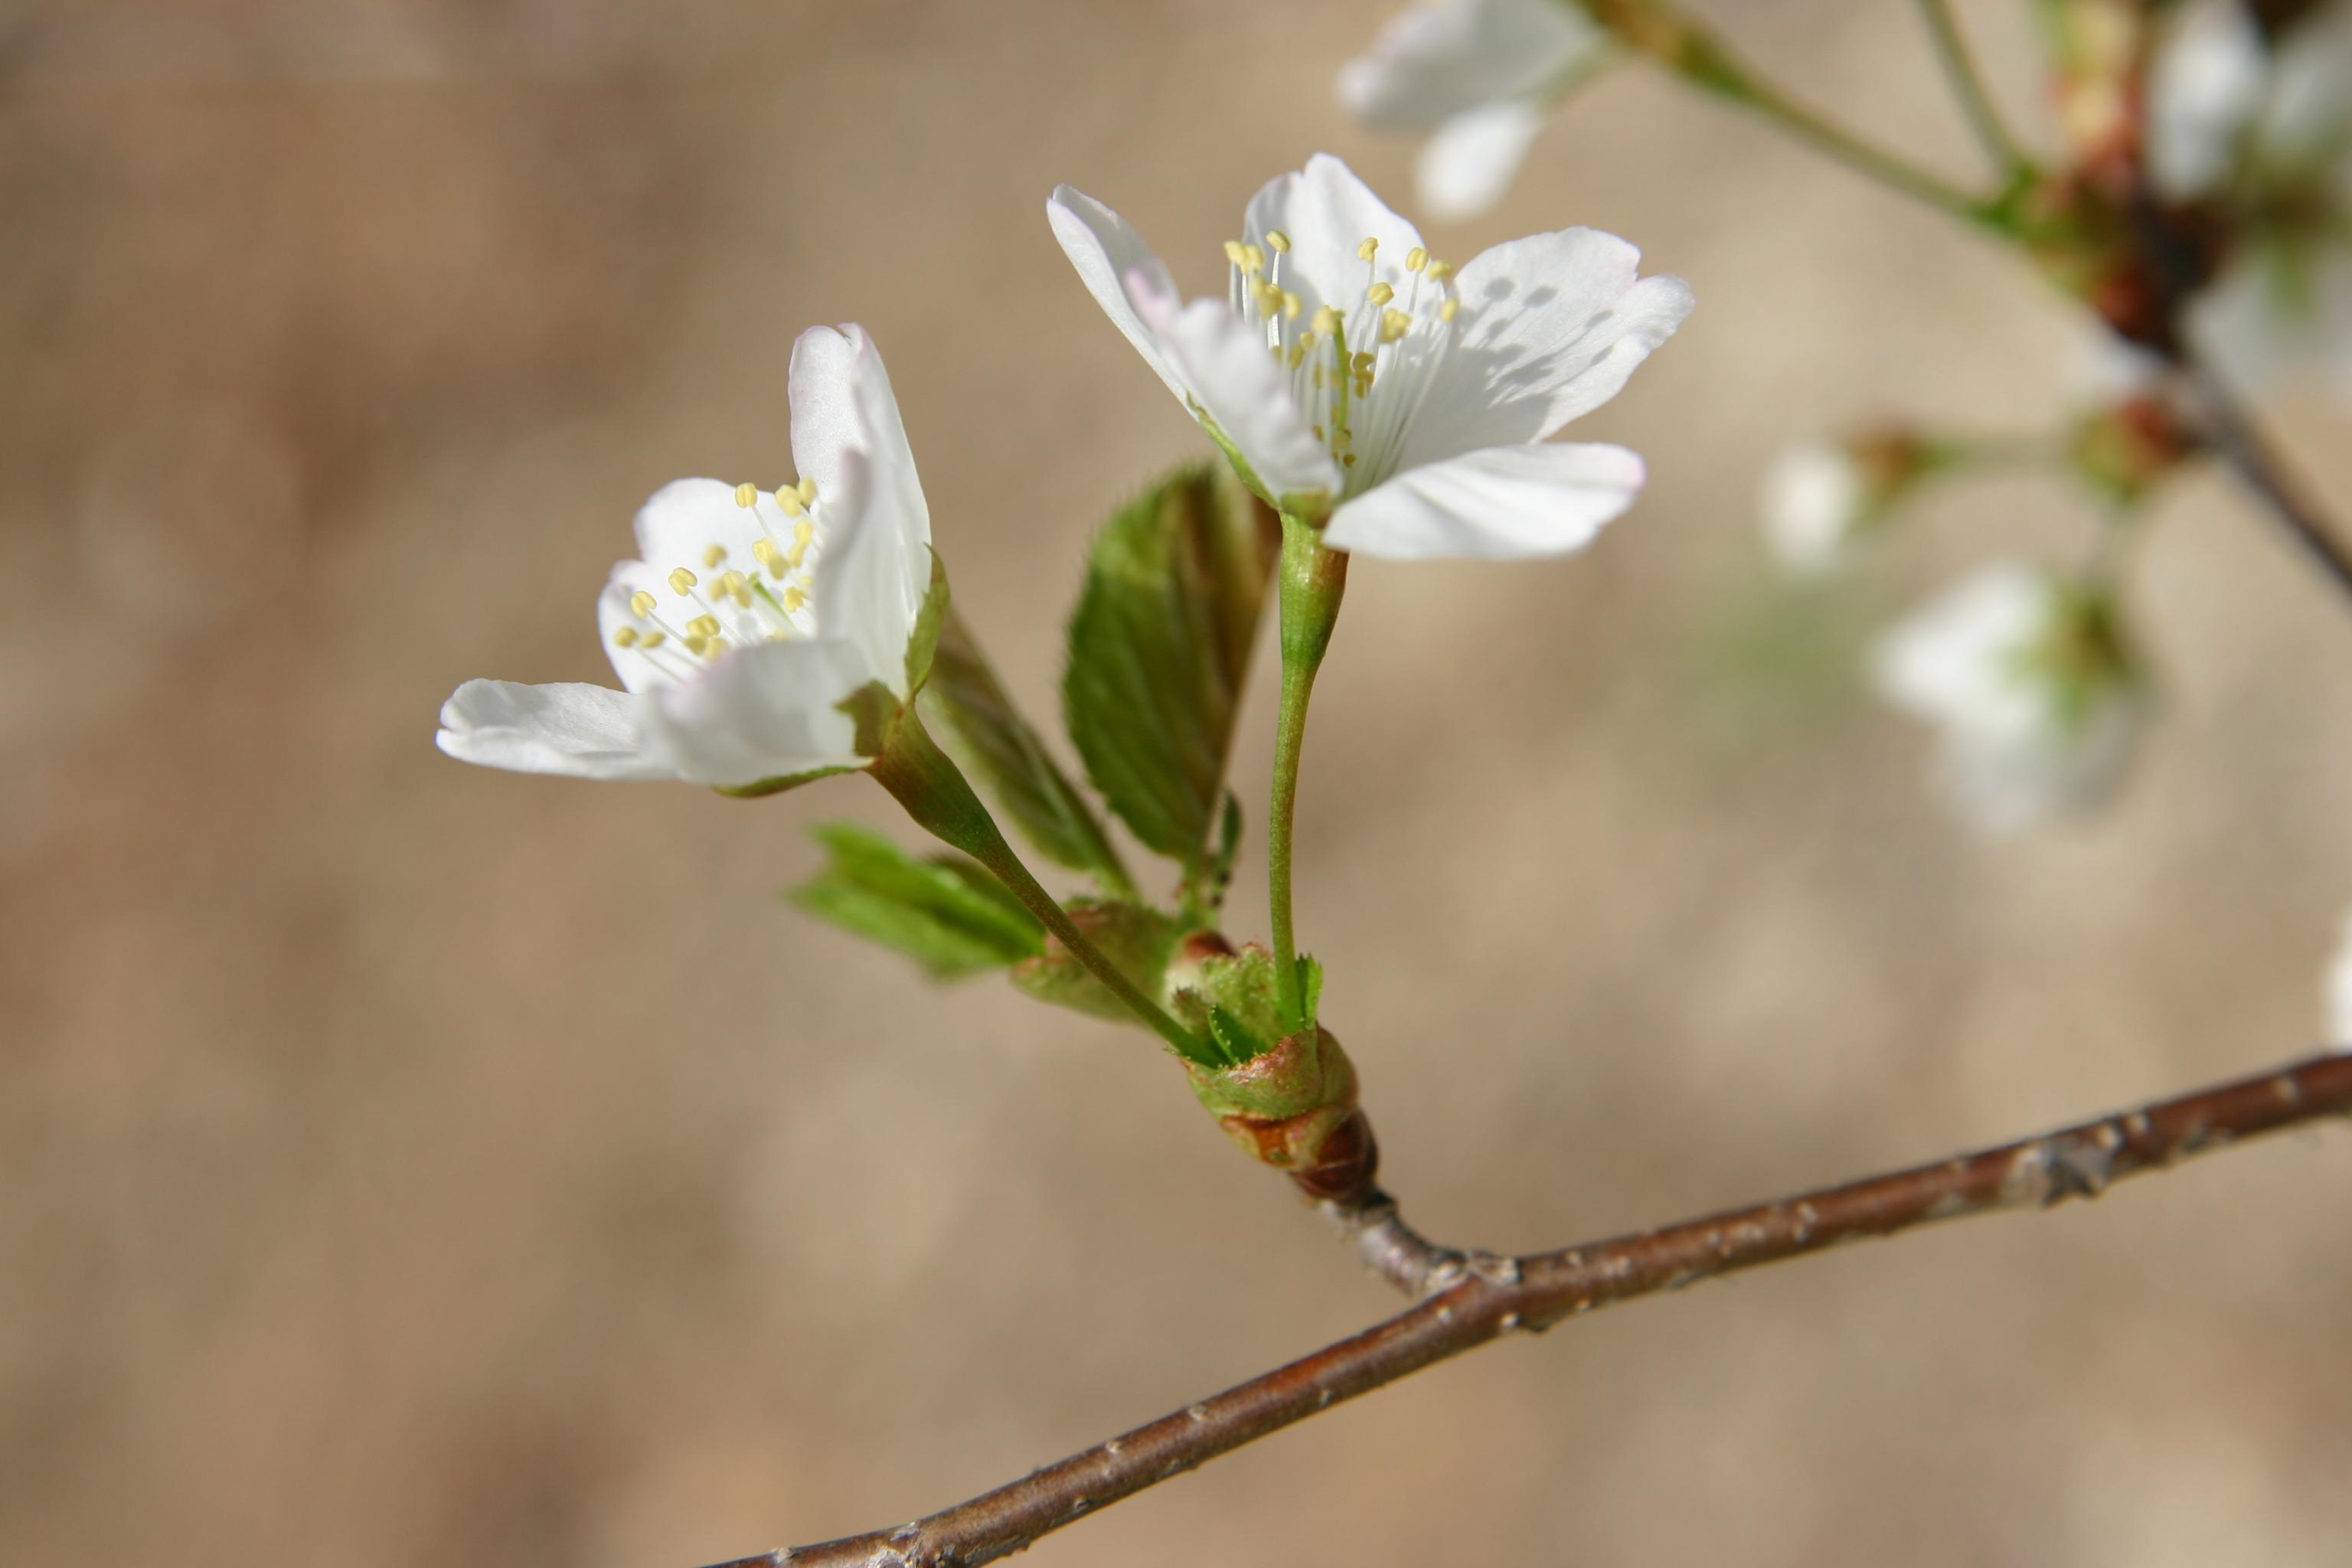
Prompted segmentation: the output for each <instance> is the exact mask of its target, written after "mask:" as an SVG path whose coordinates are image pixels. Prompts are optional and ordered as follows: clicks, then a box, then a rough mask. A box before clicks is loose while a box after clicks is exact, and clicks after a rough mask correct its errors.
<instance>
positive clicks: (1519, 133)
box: [1339, 0, 1609, 219]
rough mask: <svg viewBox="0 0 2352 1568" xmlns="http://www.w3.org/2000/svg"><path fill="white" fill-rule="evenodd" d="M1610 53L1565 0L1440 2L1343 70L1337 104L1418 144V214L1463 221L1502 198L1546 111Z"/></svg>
mask: <svg viewBox="0 0 2352 1568" xmlns="http://www.w3.org/2000/svg"><path fill="white" fill-rule="evenodd" d="M1608 52H1609V36H1608V34H1607V33H1605V32H1603V31H1602V30H1601V26H1600V24H1599V23H1597V22H1595V21H1593V19H1592V18H1591V16H1589V15H1587V14H1586V12H1585V11H1584V10H1583V8H1582V7H1580V6H1579V5H1575V4H1573V3H1572V0H1438V3H1435V4H1425V5H1414V6H1412V7H1411V8H1410V9H1408V10H1406V11H1404V12H1403V13H1402V14H1401V15H1399V16H1397V17H1396V18H1395V19H1394V20H1392V21H1391V22H1390V23H1389V25H1388V26H1386V27H1384V28H1382V29H1381V34H1380V36H1379V37H1376V38H1374V39H1373V40H1372V47H1371V48H1370V50H1368V51H1367V52H1365V53H1364V54H1363V55H1361V56H1359V57H1358V58H1355V59H1352V60H1349V62H1348V63H1347V65H1345V66H1344V67H1342V68H1340V71H1339V102H1340V104H1341V106H1342V107H1344V108H1346V109H1347V110H1349V112H1350V113H1352V114H1354V115H1356V116H1358V117H1359V118H1360V119H1362V120H1363V121H1365V122H1366V123H1367V124H1370V125H1374V126H1378V127H1379V128H1380V129H1381V130H1384V131H1402V132H1415V133H1419V134H1422V135H1424V136H1426V137H1427V138H1428V141H1427V142H1426V143H1425V144H1424V145H1423V149H1422V153H1421V160H1420V163H1419V164H1418V166H1417V168H1416V170H1415V175H1416V177H1415V180H1414V185H1415V189H1416V192H1417V194H1418V195H1419V196H1420V198H1421V204H1422V205H1423V206H1424V207H1426V208H1428V209H1429V212H1430V215H1431V216H1433V217H1438V218H1444V219H1453V218H1464V217H1470V216H1475V215H1476V214H1479V213H1482V212H1485V211H1486V209H1487V208H1488V207H1491V206H1493V205H1495V203H1496V202H1497V201H1499V200H1501V199H1502V195H1503V192H1504V191H1505V190H1506V189H1507V188H1508V187H1509V185H1510V183H1511V176H1512V175H1514V174H1517V173H1518V168H1519V164H1520V163H1521V162H1522V161H1523V160H1524V159H1525V158H1526V156H1527V152H1528V143H1529V142H1533V141H1534V140H1535V135H1536V132H1537V131H1538V130H1539V129H1540V128H1541V127H1542V125H1543V118H1544V113H1545V110H1548V109H1549V107H1550V106H1551V104H1552V103H1553V101H1554V100H1557V99H1558V98H1559V95H1560V94H1561V93H1563V92H1565V91H1567V90H1568V89H1569V88H1570V86H1572V85H1573V84H1574V83H1575V82H1576V81H1577V79H1579V78H1580V77H1582V76H1584V75H1585V74H1586V73H1587V72H1589V71H1591V69H1592V68H1594V67H1595V66H1597V65H1599V64H1600V63H1601V61H1602V60H1604V59H1605V58H1607V56H1608Z"/></svg>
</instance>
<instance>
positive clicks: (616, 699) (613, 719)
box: [434, 680, 671, 779]
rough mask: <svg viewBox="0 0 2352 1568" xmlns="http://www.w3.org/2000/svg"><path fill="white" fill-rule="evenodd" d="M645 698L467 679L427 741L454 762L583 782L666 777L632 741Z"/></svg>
mask: <svg viewBox="0 0 2352 1568" xmlns="http://www.w3.org/2000/svg"><path fill="white" fill-rule="evenodd" d="M644 702H645V700H644V699H643V698H640V697H636V696H634V695H632V694H630V693H629V692H625V691H615V690H614V689H612V688H610V687H607V686H590V685H587V684H585V683H583V682H580V681H564V682H561V683H558V684H556V685H552V686H525V685H522V684H520V682H517V681H512V680H469V681H467V682H466V684H465V685H463V686H460V687H459V688H457V690H456V691H455V692H453V693H451V694H450V698H449V700H448V701H447V702H446V703H444V704H442V707H441V732H440V733H439V734H438V735H436V736H435V737H434V742H435V743H436V745H438V746H439V747H440V748H441V749H442V750H443V751H444V752H447V753H448V754H449V755H451V756H453V757H455V758H457V760H458V761H459V762H465V763H480V764H481V765H482V766H484V767H490V768H510V769H512V770H514V771H515V772H517V773H562V774H567V775H570V776H572V777H574V778H585V779H658V778H667V777H669V776H671V775H670V770H669V769H668V768H667V766H665V765H664V764H663V763H661V762H660V761H659V760H657V759H656V758H654V757H652V756H649V755H648V754H647V753H646V750H645V748H644V746H643V745H642V744H641V743H640V742H639V740H638V731H637V722H638V719H639V716H640V714H641V713H642V712H643V710H644Z"/></svg>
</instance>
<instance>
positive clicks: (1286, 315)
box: [1282, 289, 1307, 321]
mask: <svg viewBox="0 0 2352 1568" xmlns="http://www.w3.org/2000/svg"><path fill="white" fill-rule="evenodd" d="M1305 309H1307V301H1306V300H1302V299H1300V298H1299V297H1298V296H1297V295H1296V294H1294V293H1292V292H1291V291H1290V290H1289V289H1284V290H1283V291H1282V316H1283V320H1285V321H1297V320H1298V313H1299V312H1300V311H1301V310H1305Z"/></svg>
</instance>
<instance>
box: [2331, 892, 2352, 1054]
mask: <svg viewBox="0 0 2352 1568" xmlns="http://www.w3.org/2000/svg"><path fill="white" fill-rule="evenodd" d="M2327 1043H2328V1044H2329V1045H2332V1046H2334V1047H2336V1049H2338V1050H2352V914H2347V916H2346V917H2345V920H2344V935H2343V937H2342V939H2341V942H2340V943H2339V945H2338V946H2337V947H2336V959H2335V962H2334V963H2330V964H2329V965H2328V969H2327Z"/></svg>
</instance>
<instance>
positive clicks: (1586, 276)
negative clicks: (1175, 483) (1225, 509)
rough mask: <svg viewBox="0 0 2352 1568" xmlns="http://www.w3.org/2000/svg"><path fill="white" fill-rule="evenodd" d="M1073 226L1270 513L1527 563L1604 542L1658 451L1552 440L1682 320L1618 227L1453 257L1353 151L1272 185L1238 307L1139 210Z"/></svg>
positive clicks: (1131, 337) (1358, 548)
mask: <svg viewBox="0 0 2352 1568" xmlns="http://www.w3.org/2000/svg"><path fill="white" fill-rule="evenodd" d="M1046 216H1047V217H1048V218H1049V219H1050V220H1051V221H1052V223H1053V226H1054V233H1055V237H1058V238H1059V239H1060V240H1061V242H1062V248H1063V249H1064V250H1065V251H1066V252H1067V253H1068V255H1069V258H1070V261H1071V264H1072V265H1073V266H1075V267H1076V268H1077V271H1078V276H1079V277H1080V278H1081V279H1084V280H1085V282H1086V285H1087V288H1088V289H1091V290H1092V291H1093V293H1094V296H1095V299H1096V300H1097V301H1099V302H1100V303H1101V305H1102V308H1103V309H1104V310H1105V311H1107V312H1108V314H1109V316H1110V318H1111V321H1113V322H1114V323H1115V324H1117V326H1118V329H1119V330H1120V331H1122V332H1124V333H1125V334H1126V335H1127V339H1128V341H1129V342H1131V343H1133V344H1134V345H1135V348H1136V351H1137V352H1138V353H1140V354H1142V356H1143V358H1144V360H1145V362H1146V363H1149V364H1150V366H1151V368H1152V369H1153V370H1155V371H1156V372H1158V373H1159V375H1160V380H1161V381H1163V382H1165V383H1166V384H1167V385H1168V389H1169V390H1170V391H1171V392H1172V393H1174V394H1175V395H1176V396H1177V398H1178V400H1179V401H1181V403H1183V405H1185V406H1186V407H1187V408H1188V409H1190V410H1191V411H1192V415H1193V416H1194V417H1195V418H1197V419H1198V420H1199V421H1200V422H1201V424H1202V426H1203V427H1204V428H1205V429H1207V430H1208V431H1209V433H1210V434H1211V436H1212V437H1214V438H1215V439H1216V440H1217V442H1218V443H1219V445H1221V446H1222V447H1224V448H1225V450H1226V452H1227V454H1228V455H1229V456H1231V457H1232V458H1234V461H1235V464H1236V466H1237V467H1238V468H1242V469H1243V470H1244V475H1245V477H1247V478H1249V479H1251V480H1252V482H1253V484H1254V485H1255V487H1256V488H1257V489H1260V490H1261V492H1262V493H1264V494H1265V496H1266V497H1267V498H1268V499H1269V500H1273V501H1275V502H1276V504H1278V505H1281V506H1282V507H1284V508H1285V509H1286V510H1292V511H1294V512H1297V513H1299V514H1301V515H1305V516H1307V517H1309V518H1320V517H1323V516H1325V515H1326V514H1327V513H1328V518H1329V526H1328V530H1327V531H1326V533H1325V536H1324V537H1325V542H1327V543H1328V544H1329V545H1330V546H1331V547H1332V548H1334V549H1337V550H1349V551H1355V552H1360V553H1363V554H1367V555H1374V556H1381V557H1384V558H1387V559H1390V560H1421V559H1429V558H1435V557H1448V556H1450V557H1475V558H1483V559H1489V560H1506V559H1517V558H1523V557H1528V556H1538V555H1553V554H1559V553H1562V552H1567V551H1570V550H1574V549H1577V548H1579V547H1580V546H1581V545H1583V544H1584V543H1586V542H1589V541H1590V540H1591V538H1592V536H1593V534H1594V533H1595V532H1597V531H1599V529H1600V528H1601V524H1603V523H1605V522H1607V521H1609V520H1610V519H1611V518H1613V517H1615V516H1616V515H1618V514H1619V513H1620V512H1622V511H1623V510H1625V508H1626V507H1628V506H1630V505H1631V504H1632V503H1633V497H1634V495H1635V494H1636V493H1637V492H1638V491H1639V490H1640V489H1641V486H1642V481H1643V468H1642V460H1641V459H1640V458H1637V457H1635V456H1634V455H1633V453H1631V452H1629V451H1627V450H1625V449H1624V448H1623V447H1606V446H1582V445H1558V446H1552V445H1545V444H1543V443H1544V438H1545V437H1548V436H1549V435H1551V434H1552V433H1553V432H1554V431H1556V430H1558V429H1559V427H1560V426H1562V425H1565V424H1567V423H1568V422H1569V421H1570V420H1571V419H1573V418H1575V417H1576V416H1579V415H1580V414H1584V413H1587V412H1589V411H1590V410H1591V409H1593V408H1596V407H1598V406H1599V405H1601V404H1603V403H1605V402H1607V401H1608V400H1609V399H1610V398H1611V397H1612V396H1614V395H1616V393H1617V390H1618V388H1620V387H1622V385H1624V384H1625V378H1626V377H1627V376H1629V375H1631V374H1633V367H1634V366H1635V365H1638V364H1640V363H1642V361H1643V359H1645V358H1646V357H1648V355H1649V353H1650V351H1651V350H1652V349H1654V348H1655V347H1657V345H1658V344H1659V343H1661V342H1664V341H1665V339H1666V338H1667V336H1668V335H1669V334H1671V333H1672V332H1673V331H1674V330H1675V327H1676V326H1678V325H1680V324H1681V322H1682V320H1683V318H1684V316H1685V315H1687V314H1688V313H1689V311H1690V308H1691V292H1690V289H1689V288H1688V287H1687V286H1685V284H1684V283H1683V281H1682V279H1678V278H1666V277H1651V278H1640V277H1638V276H1637V269H1638V266H1639V263H1640V260H1641V252H1640V251H1638V250H1636V249H1635V248H1634V247H1633V246H1631V245H1628V244H1627V243H1625V241H1623V240H1622V239H1619V238H1617V237H1615V236H1614V235H1609V234H1602V233H1601V232H1600V231H1599V230H1597V229H1590V228H1571V229H1563V230H1561V231H1559V233H1556V234H1538V235H1531V236H1529V237H1527V238H1525V239H1515V240H1510V241H1507V242H1506V243H1504V244H1502V245H1498V246H1496V247H1494V248H1493V249H1491V250H1487V251H1484V252H1482V253H1481V254H1480V255H1478V256H1477V257H1476V258H1474V259H1473V260H1472V261H1471V262H1470V263H1469V264H1468V265H1467V266H1465V267H1464V268H1461V271H1460V275H1459V277H1458V278H1457V277H1456V276H1455V273H1454V267H1453V266H1452V265H1451V264H1450V263H1448V262H1444V261H1441V260H1438V259H1436V258H1433V257H1432V256H1431V255H1430V254H1429V252H1428V250H1427V248H1426V247H1424V246H1423V244H1422V240H1421V236H1420V235H1419V234H1418V233H1417V232H1415V230H1414V229H1413V226H1412V225H1411V224H1409V223H1407V222H1405V220H1404V219H1402V218H1401V217H1399V216H1397V215H1396V214H1394V213H1392V212H1391V211H1390V210H1389V209H1388V207H1387V206H1386V205H1382V203H1381V199H1380V198H1379V197H1378V196H1376V195H1373V194H1372V193H1371V191H1370V190H1369V189H1368V188H1366V186H1365V185H1364V184H1363V182H1362V181H1360V180H1359V179H1357V178H1356V176H1355V175H1354V174H1351V173H1349V169H1348V166H1347V165H1346V164H1344V163H1340V162H1339V160H1338V159H1337V158H1332V157H1328V156H1324V155H1320V154H1318V156H1316V157H1315V158H1314V159H1312V160H1310V161H1309V162H1308V163H1307V168H1306V170H1305V171H1304V172H1303V173H1300V174H1285V175H1282V176H1281V177H1279V178H1277V179H1276V180H1274V181H1272V182H1270V183H1269V184H1267V185H1266V186H1265V189H1263V190H1261V191H1260V192H1259V193H1258V194H1257V196H1256V198H1255V200H1253V201H1252V202H1251V203H1250V205H1249V210H1248V212H1247V213H1246V214H1245V215H1244V220H1243V237H1242V238H1240V239H1237V240H1228V241H1226V242H1225V256H1226V258H1227V261H1228V263H1229V269H1228V283H1229V286H1228V289H1227V294H1226V297H1225V298H1224V299H1223V300H1193V301H1192V302H1191V303H1189V304H1187V303H1185V302H1184V301H1183V300H1182V299H1181V297H1180V296H1179V295H1178V294H1177V292H1176V285H1175V281H1174V279H1172V278H1171V276H1170V274H1169V271H1168V268H1167V266H1166V265H1165V264H1164V263H1162V262H1161V261H1160V258H1158V257H1157V256H1155V255H1153V254H1152V252H1151V250H1150V247H1147V246H1146V245H1145V244H1144V243H1143V240H1142V238H1141V237H1139V236H1138V235H1137V234H1136V232H1135V230H1134V229H1133V228H1132V227H1130V226H1129V225H1128V223H1127V221H1126V220H1125V219H1124V218H1122V217H1120V216H1118V214H1117V213H1115V212H1113V211H1111V210H1110V209H1109V208H1108V207H1106V206H1104V205H1102V204H1101V203H1099V202H1097V201H1096V200H1094V199H1093V198H1092V197H1091V196H1087V195H1081V194H1080V193H1079V192H1077V191H1075V190H1073V189H1071V188H1070V187H1069V186H1067V185H1064V186H1062V187H1060V188H1059V189H1058V190H1056V191H1055V193H1054V195H1053V198H1052V199H1051V200H1050V201H1049V202H1047V204H1046Z"/></svg>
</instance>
